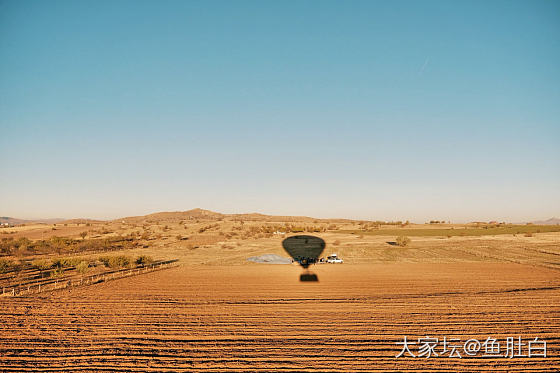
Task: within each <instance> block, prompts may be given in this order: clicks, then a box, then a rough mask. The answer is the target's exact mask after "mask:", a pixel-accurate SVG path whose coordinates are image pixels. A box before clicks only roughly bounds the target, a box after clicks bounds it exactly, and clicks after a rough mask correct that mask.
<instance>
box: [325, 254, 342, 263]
mask: <svg viewBox="0 0 560 373" xmlns="http://www.w3.org/2000/svg"><path fill="white" fill-rule="evenodd" d="M327 263H333V264H336V263H344V260H342V259H340V258H339V257H338V255H336V254H331V255H329V256H327Z"/></svg>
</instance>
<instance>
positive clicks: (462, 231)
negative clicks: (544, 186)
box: [333, 224, 560, 237]
mask: <svg viewBox="0 0 560 373" xmlns="http://www.w3.org/2000/svg"><path fill="white" fill-rule="evenodd" d="M545 232H560V225H513V224H512V225H503V226H500V227H488V228H484V227H472V228H471V227H467V228H454V229H451V228H417V229H413V228H391V229H372V230H366V231H364V230H340V231H336V232H333V233H346V234H348V233H350V234H362V235H369V236H416V237H430V236H448V237H453V236H494V235H498V234H525V233H531V234H534V233H545Z"/></svg>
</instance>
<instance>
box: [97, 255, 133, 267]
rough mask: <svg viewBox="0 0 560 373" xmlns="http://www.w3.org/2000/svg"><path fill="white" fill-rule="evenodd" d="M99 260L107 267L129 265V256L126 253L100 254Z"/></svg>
mask: <svg viewBox="0 0 560 373" xmlns="http://www.w3.org/2000/svg"><path fill="white" fill-rule="evenodd" d="M99 261H100V262H101V263H103V264H104V265H105V267H109V268H122V267H130V264H131V260H130V257H128V256H126V255H118V256H102V257H99Z"/></svg>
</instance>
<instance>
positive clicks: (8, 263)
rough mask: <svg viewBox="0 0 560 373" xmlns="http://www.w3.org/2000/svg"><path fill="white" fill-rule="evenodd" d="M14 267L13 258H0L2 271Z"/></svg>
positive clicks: (0, 271) (0, 269) (0, 270)
mask: <svg viewBox="0 0 560 373" xmlns="http://www.w3.org/2000/svg"><path fill="white" fill-rule="evenodd" d="M13 267H14V263H12V261H11V260H7V259H0V273H4V272H8V271H9V270H10V269H12V268H13Z"/></svg>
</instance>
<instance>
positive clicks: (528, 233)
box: [524, 232, 533, 237]
mask: <svg viewBox="0 0 560 373" xmlns="http://www.w3.org/2000/svg"><path fill="white" fill-rule="evenodd" d="M524 236H525V237H533V233H531V232H527V233H525V234H524Z"/></svg>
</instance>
